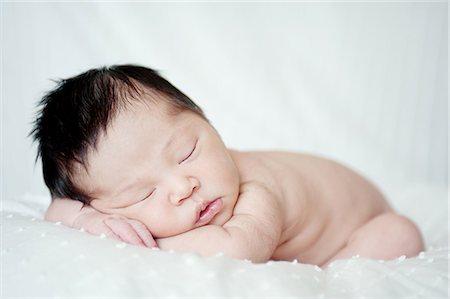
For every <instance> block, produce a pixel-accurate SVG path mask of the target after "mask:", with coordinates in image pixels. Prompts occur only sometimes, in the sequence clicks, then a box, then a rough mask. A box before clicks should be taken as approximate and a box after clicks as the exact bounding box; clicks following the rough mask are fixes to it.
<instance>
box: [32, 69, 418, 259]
mask: <svg viewBox="0 0 450 299" xmlns="http://www.w3.org/2000/svg"><path fill="white" fill-rule="evenodd" d="M41 107H42V110H41V111H40V113H39V116H38V118H37V120H36V122H35V126H34V129H33V131H32V135H33V137H34V139H35V140H36V141H38V155H39V156H40V157H41V158H42V166H43V173H44V180H45V183H46V185H47V187H48V188H49V190H50V192H51V195H52V203H51V205H50V207H49V209H48V211H47V213H46V219H47V220H49V221H61V222H62V223H63V224H65V225H67V226H70V227H74V228H81V227H83V228H84V229H85V230H86V231H88V232H90V233H92V234H102V233H104V234H106V235H108V236H110V237H112V238H116V239H119V240H122V241H124V242H127V243H131V244H141V245H144V246H148V247H156V246H158V247H160V248H161V249H163V250H166V249H174V250H176V251H189V252H196V253H198V254H201V255H213V254H216V253H218V252H223V253H224V254H225V255H227V256H230V257H234V258H240V259H249V260H251V261H253V262H264V261H267V260H270V259H272V260H287V261H291V260H294V259H297V260H299V261H300V262H302V263H309V264H316V265H320V266H326V265H328V264H329V263H330V262H332V261H334V260H337V259H345V258H350V257H352V256H354V255H360V256H362V257H368V258H373V259H393V258H396V257H398V256H401V255H405V256H407V257H411V256H414V255H416V254H417V253H419V252H420V251H421V250H422V249H423V246H424V245H423V241H422V237H421V234H420V232H419V230H418V228H417V227H416V225H415V224H414V223H413V222H411V221H410V220H409V219H407V218H405V217H403V216H400V215H398V214H397V213H396V212H395V211H394V210H393V209H392V208H391V207H390V206H389V204H388V203H387V202H386V200H385V199H384V197H383V195H382V194H381V193H380V192H379V191H378V190H377V189H376V188H375V187H374V186H373V185H372V184H371V183H369V182H368V181H367V180H365V179H364V178H363V177H361V176H360V175H358V174H357V173H355V172H353V171H352V170H350V169H348V168H346V167H344V166H342V165H340V164H338V163H336V162H333V161H330V160H327V159H324V158H320V157H315V156H311V155H306V154H299V153H288V152H263V151H255V152H242V151H237V150H231V149H228V148H226V147H225V145H224V143H223V142H222V140H221V138H220V136H219V134H218V133H217V131H216V130H215V129H214V127H213V126H212V125H211V124H210V122H209V121H208V120H207V119H206V117H205V116H204V114H203V112H202V110H201V109H200V108H199V107H198V106H197V105H196V104H195V103H194V102H192V101H191V100H190V99H189V98H188V97H187V96H186V95H184V94H183V93H182V92H181V91H179V90H178V89H177V88H175V87H174V86H173V85H172V84H170V83H169V82H168V81H166V80H165V79H163V78H162V77H161V76H159V75H158V73H157V72H155V71H154V70H152V69H149V68H145V67H141V66H136V65H115V66H111V67H105V68H99V69H92V70H89V71H87V72H85V73H82V74H80V75H78V76H76V77H73V78H70V79H67V80H62V81H60V83H59V85H58V87H57V88H56V89H54V90H53V91H51V92H49V93H48V94H47V95H46V96H45V97H44V98H43V100H42V102H41Z"/></svg>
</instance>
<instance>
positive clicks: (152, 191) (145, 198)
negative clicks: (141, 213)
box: [139, 189, 156, 201]
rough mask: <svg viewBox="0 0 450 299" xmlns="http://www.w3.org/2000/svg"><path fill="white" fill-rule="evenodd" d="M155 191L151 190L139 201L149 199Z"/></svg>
mask: <svg viewBox="0 0 450 299" xmlns="http://www.w3.org/2000/svg"><path fill="white" fill-rule="evenodd" d="M155 190H156V189H153V190H152V192H150V193H149V194H148V195H147V196H145V197H144V198H143V199H141V200H139V201H143V200H146V199H147V198H149V197H150V196H151V195H152V194H153V192H155Z"/></svg>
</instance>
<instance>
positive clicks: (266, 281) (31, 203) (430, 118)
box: [0, 1, 449, 298]
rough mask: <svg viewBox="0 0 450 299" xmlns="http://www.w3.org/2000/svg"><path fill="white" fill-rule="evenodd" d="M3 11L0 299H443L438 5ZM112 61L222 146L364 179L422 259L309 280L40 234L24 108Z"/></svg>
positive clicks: (345, 264) (18, 7) (442, 11)
mask: <svg viewBox="0 0 450 299" xmlns="http://www.w3.org/2000/svg"><path fill="white" fill-rule="evenodd" d="M1 6H2V7H1V11H2V14H1V19H2V87H3V88H2V97H1V102H2V104H1V105H0V110H2V109H3V110H2V111H1V113H0V114H1V119H0V122H1V124H2V126H1V129H2V132H1V139H2V141H3V142H2V143H1V154H0V156H1V165H0V167H1V170H0V179H1V186H0V189H1V190H0V191H1V199H2V201H1V205H2V214H1V216H2V218H1V219H2V221H1V222H2V223H1V224H2V237H1V271H0V272H1V279H0V280H1V284H0V287H1V290H0V297H4V298H11V297H25V296H29V297H30V296H31V297H44V298H52V297H63V298H68V297H71V298H73V297H83V296H90V297H95V296H97V297H99V296H101V297H111V296H115V297H120V298H123V297H128V298H130V297H162V296H166V297H167V296H171V297H188V296H190V297H202V296H203V297H233V296H234V297H237V296H239V297H270V298H272V297H288V296H292V297H319V298H320V297H331V298H336V297H342V298H349V297H359V298H364V297H367V298H369V297H370V298H373V297H390V298H392V297H403V298H406V297H422V298H430V297H434V298H437V297H438V298H447V297H448V254H449V251H448V198H447V196H448V194H447V186H446V185H440V184H444V183H447V181H448V175H447V171H448V169H447V165H448V130H447V127H448V110H447V106H448V86H447V85H448V84H447V77H448V75H447V73H448V70H447V64H448V55H447V52H448V49H447V44H448V43H447V40H448V30H447V27H448V26H447V23H448V20H447V19H448V17H447V15H448V13H447V6H448V5H447V3H445V2H444V1H442V2H440V3H437V2H436V1H433V3H431V2H430V3H425V2H420V3H419V2H396V3H389V2H386V1H381V3H373V1H366V2H364V3H354V2H353V1H350V2H349V1H346V2H339V3H334V2H333V1H331V2H330V3H323V1H317V3H316V2H313V1H307V2H304V1H298V2H297V1H280V3H276V1H263V2H258V1H257V2H254V3H253V2H248V1H246V2H243V3H241V2H238V1H230V2H229V3H226V1H219V2H214V3H212V2H211V3H210V2H198V1H197V2H195V3H179V1H176V2H168V3H165V2H164V3H163V2H158V1H157V2H153V1H152V2H147V1H128V2H126V1H125V2H123V1H122V2H117V1H112V2H111V1H109V2H108V1H91V2H87V1H82V2H80V1H71V2H70V1H69V2H67V1H64V2H62V1H60V2H58V1H51V2H48V1H47V2H42V1H38V2H36V1H31V2H30V1H29V2H26V3H24V2H21V1H9V2H4V3H3V2H2V4H1ZM115 63H138V64H143V65H146V66H150V67H154V68H156V69H158V70H161V71H162V75H164V76H165V77H166V78H167V79H169V81H171V82H172V83H173V84H175V85H176V86H177V87H178V88H180V89H181V90H182V91H183V92H185V93H186V94H187V95H188V96H190V97H191V98H192V99H193V100H194V101H195V102H196V103H197V104H199V105H200V106H201V107H202V108H203V109H204V111H205V112H206V114H207V116H208V118H209V119H210V120H211V122H212V123H213V125H214V126H215V127H216V128H217V129H218V131H219V133H220V134H221V136H222V138H223V140H224V142H225V144H226V145H227V146H229V147H232V148H236V149H239V150H245V149H263V150H267V149H281V150H283V149H285V150H291V151H305V152H309V153H313V154H320V155H324V156H326V157H329V158H332V159H336V160H338V161H339V162H343V163H344V164H346V165H348V166H350V167H351V168H353V169H356V170H357V171H359V172H361V173H362V174H363V175H365V176H367V177H368V178H369V179H370V180H371V181H373V182H375V183H376V184H377V185H378V186H380V187H381V189H382V191H384V192H385V193H386V195H387V197H388V198H389V200H390V202H391V203H392V205H393V206H394V207H395V208H396V209H397V210H398V211H399V212H400V213H402V214H405V215H407V216H409V217H410V218H412V219H413V220H414V221H415V222H416V223H417V224H418V225H419V227H420V228H421V230H422V232H423V235H424V238H425V242H426V246H427V247H426V250H425V252H424V253H423V254H421V255H419V256H418V257H416V258H412V259H403V258H399V259H398V260H394V261H387V262H379V261H373V260H367V259H363V258H355V259H350V260H343V261H337V262H335V263H334V264H332V266H331V267H330V268H328V269H324V270H323V271H322V270H321V269H319V268H317V267H314V266H312V265H304V264H302V263H301V262H302V261H298V263H291V262H271V263H267V264H252V263H249V262H245V261H240V260H234V259H230V258H227V257H224V256H219V257H210V258H202V257H199V256H197V255H195V254H179V253H167V252H160V251H152V250H149V249H146V248H140V247H134V246H130V245H124V244H121V243H118V242H115V241H113V240H109V239H106V238H100V237H94V236H91V235H89V234H87V233H84V232H79V231H76V230H72V229H69V228H66V227H63V226H61V225H54V224H51V223H46V222H44V221H42V218H43V214H44V211H45V209H46V207H47V206H48V204H49V198H48V197H45V196H37V194H45V192H47V190H46V188H45V185H44V183H43V179H42V175H41V165H40V164H39V163H38V164H37V166H36V167H35V166H34V158H35V153H36V151H35V148H33V150H31V149H30V142H31V141H30V139H27V138H26V136H27V134H28V133H29V131H30V129H31V126H30V122H31V121H32V120H33V119H34V116H35V112H36V109H35V105H36V101H37V100H38V99H40V98H41V97H42V95H43V92H44V91H46V90H48V89H50V88H53V87H54V83H53V82H52V81H51V80H49V79H57V78H67V77H70V76H73V75H76V74H78V73H79V72H81V71H84V70H87V69H89V68H92V67H97V66H100V65H109V64H115ZM399 180H400V181H404V182H408V184H405V183H398V181H399ZM417 181H420V182H426V183H423V184H417ZM432 182H436V183H432ZM24 192H29V193H30V194H29V195H27V196H22V194H23V193H24Z"/></svg>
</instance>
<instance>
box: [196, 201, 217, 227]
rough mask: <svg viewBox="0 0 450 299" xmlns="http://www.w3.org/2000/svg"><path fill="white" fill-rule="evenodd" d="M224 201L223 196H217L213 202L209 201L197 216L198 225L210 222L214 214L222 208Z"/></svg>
mask: <svg viewBox="0 0 450 299" xmlns="http://www.w3.org/2000/svg"><path fill="white" fill-rule="evenodd" d="M222 207H223V201H222V198H221V197H219V198H216V199H215V200H213V201H212V202H210V203H208V204H207V205H206V206H204V207H203V209H201V210H200V212H199V213H198V217H197V222H196V224H197V225H205V224H207V223H208V222H210V221H211V220H212V219H213V218H214V216H216V215H217V213H219V212H220V211H221V210H222Z"/></svg>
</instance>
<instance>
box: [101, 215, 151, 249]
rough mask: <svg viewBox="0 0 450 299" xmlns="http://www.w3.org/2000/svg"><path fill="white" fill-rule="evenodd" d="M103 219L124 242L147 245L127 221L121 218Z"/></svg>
mask: <svg viewBox="0 0 450 299" xmlns="http://www.w3.org/2000/svg"><path fill="white" fill-rule="evenodd" d="M103 221H104V223H105V224H106V225H107V226H108V227H109V228H110V229H111V230H112V231H113V232H114V234H116V235H118V236H119V237H120V239H121V240H122V241H123V242H126V243H129V244H133V245H141V246H145V243H144V242H143V241H142V240H141V238H140V237H139V235H138V234H137V232H136V231H135V230H134V228H133V227H132V226H131V224H129V223H128V222H127V221H125V220H123V219H120V218H107V219H105V220H103Z"/></svg>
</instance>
